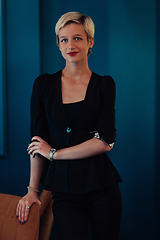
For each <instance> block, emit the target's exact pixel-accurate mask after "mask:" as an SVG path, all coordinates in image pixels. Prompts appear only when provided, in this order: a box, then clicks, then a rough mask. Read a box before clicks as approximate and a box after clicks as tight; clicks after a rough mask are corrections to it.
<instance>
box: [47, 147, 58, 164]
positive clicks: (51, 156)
mask: <svg viewBox="0 0 160 240" xmlns="http://www.w3.org/2000/svg"><path fill="white" fill-rule="evenodd" d="M56 151H57V150H56V149H55V148H52V149H51V150H50V152H49V160H50V161H53V160H54V159H55V158H54V157H53V156H54V155H55V153H56Z"/></svg>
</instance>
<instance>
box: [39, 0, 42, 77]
mask: <svg viewBox="0 0 160 240" xmlns="http://www.w3.org/2000/svg"><path fill="white" fill-rule="evenodd" d="M39 53H40V54H39V56H40V61H39V62H40V74H41V73H42V1H41V0H40V1H39Z"/></svg>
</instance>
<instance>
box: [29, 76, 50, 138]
mask: <svg viewBox="0 0 160 240" xmlns="http://www.w3.org/2000/svg"><path fill="white" fill-rule="evenodd" d="M45 75H46V74H43V75H41V76H39V77H38V78H37V79H36V80H35V82H34V84H33V91H32V96H31V104H30V112H31V125H30V131H31V137H33V136H39V137H41V138H42V139H43V140H45V141H46V142H48V141H49V129H48V124H47V119H46V114H45V107H44V96H43V95H44V94H43V84H44V83H43V81H44V80H45V78H46V76H45Z"/></svg>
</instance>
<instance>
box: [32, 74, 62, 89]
mask: <svg viewBox="0 0 160 240" xmlns="http://www.w3.org/2000/svg"><path fill="white" fill-rule="evenodd" d="M60 75H61V71H58V72H56V73H53V74H49V73H44V74H41V75H40V76H38V77H37V78H36V79H35V81H34V84H33V86H36V87H38V86H39V87H42V88H43V87H45V86H48V85H49V84H50V83H51V82H53V80H56V79H58V77H59V76H60Z"/></svg>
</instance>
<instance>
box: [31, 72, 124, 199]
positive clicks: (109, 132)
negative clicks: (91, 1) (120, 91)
mask: <svg viewBox="0 0 160 240" xmlns="http://www.w3.org/2000/svg"><path fill="white" fill-rule="evenodd" d="M61 74H62V71H58V72H57V73H54V74H42V75H40V76H39V77H38V78H37V79H36V80H35V82H34V85H33V91H32V97H31V136H32V137H33V136H40V137H41V138H42V139H44V140H45V141H47V142H48V143H49V144H50V145H51V147H53V148H56V149H57V150H58V149H62V148H67V147H70V146H74V145H77V144H80V143H82V142H84V141H87V140H89V139H91V138H93V136H94V133H95V132H98V133H99V135H100V137H101V138H102V139H103V140H104V141H105V142H106V143H108V144H109V143H113V142H115V136H116V129H115V109H114V106H115V83H114V80H113V79H112V78H111V77H110V76H104V77H101V76H99V75H98V74H96V73H94V72H92V75H91V78H90V81H89V84H88V87H87V91H86V95H85V99H84V101H83V103H82V106H81V111H80V113H79V115H78V117H77V119H76V120H75V122H74V124H73V126H70V125H69V123H68V121H67V118H66V116H65V113H64V109H63V102H62V91H61ZM121 181H122V180H121V178H120V176H119V174H118V172H117V170H116V169H115V167H114V165H113V164H112V162H111V161H110V159H109V157H108V155H107V153H103V154H99V155H96V156H94V157H90V158H85V159H79V160H76V159H75V160H67V159H66V160H54V161H49V160H48V159H46V160H45V167H44V171H43V175H42V179H41V182H42V184H44V188H45V189H47V190H52V191H56V192H64V193H72V194H77V193H86V192H90V191H94V190H98V189H103V188H107V187H110V186H112V185H114V184H116V183H118V182H121Z"/></svg>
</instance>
